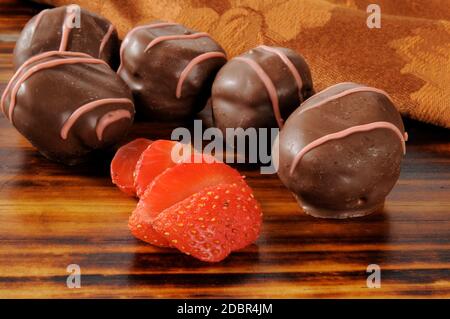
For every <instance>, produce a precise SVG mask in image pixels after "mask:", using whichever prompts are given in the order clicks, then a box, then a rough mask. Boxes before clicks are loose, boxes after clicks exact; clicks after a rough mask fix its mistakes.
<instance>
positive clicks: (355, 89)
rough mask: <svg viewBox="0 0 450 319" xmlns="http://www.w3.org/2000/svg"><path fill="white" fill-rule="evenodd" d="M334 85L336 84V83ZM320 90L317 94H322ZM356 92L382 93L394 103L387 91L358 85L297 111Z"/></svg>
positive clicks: (303, 110)
mask: <svg viewBox="0 0 450 319" xmlns="http://www.w3.org/2000/svg"><path fill="white" fill-rule="evenodd" d="M336 85H338V84H336ZM336 85H333V86H331V87H329V88H327V89H325V90H323V91H322V92H325V91H328V90H329V89H330V88H332V87H335V86H336ZM322 92H319V93H318V94H322ZM357 92H375V93H380V94H383V95H384V96H386V97H387V98H388V99H389V101H391V102H392V103H394V101H392V98H391V97H390V96H389V94H387V93H386V92H385V91H383V90H380V89H376V88H373V87H370V86H359V87H355V88H351V89H347V90H345V91H342V92H341V93H337V94H335V95H332V96H330V97H327V98H325V99H323V100H322V101H319V102H317V103H316V104H311V105H309V106H307V107H304V108H302V109H301V110H300V113H299V114H301V113H303V112H305V111H307V110H310V109H313V108H316V107H318V106H320V105H323V104H325V103H328V102H330V101H334V100H337V99H338V98H341V97H343V96H346V95H349V94H352V93H357ZM305 102H306V101H305Z"/></svg>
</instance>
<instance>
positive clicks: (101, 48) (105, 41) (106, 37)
mask: <svg viewBox="0 0 450 319" xmlns="http://www.w3.org/2000/svg"><path fill="white" fill-rule="evenodd" d="M113 31H114V26H113V25H112V24H110V25H109V27H108V31H106V33H105V35H104V36H103V39H102V42H100V48H99V49H98V57H99V58H100V56H101V55H102V53H103V49H104V48H105V45H106V43H108V40H109V38H110V37H111V34H112V33H113Z"/></svg>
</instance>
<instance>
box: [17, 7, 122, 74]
mask: <svg viewBox="0 0 450 319" xmlns="http://www.w3.org/2000/svg"><path fill="white" fill-rule="evenodd" d="M57 50H59V51H73V52H83V53H87V54H89V55H91V56H92V57H95V58H99V59H102V60H104V61H106V62H107V63H108V64H109V65H110V66H111V67H112V68H116V67H117V65H118V62H119V39H118V37H117V31H116V30H115V28H114V26H113V25H112V24H111V23H110V22H109V21H108V20H106V19H105V18H103V17H100V16H98V15H96V14H94V13H91V12H89V11H87V10H84V9H80V8H79V7H78V6H75V5H71V6H63V7H59V8H54V9H46V10H43V11H41V12H40V13H39V14H38V15H36V16H34V17H33V18H31V20H30V21H29V22H28V23H27V24H26V25H25V27H24V29H23V30H22V33H21V34H20V37H19V39H18V40H17V42H16V47H15V49H14V67H15V69H16V70H17V69H18V68H19V67H20V66H21V65H22V64H23V63H24V62H25V61H26V60H28V59H29V58H30V57H32V56H34V55H37V54H40V53H43V52H46V51H57Z"/></svg>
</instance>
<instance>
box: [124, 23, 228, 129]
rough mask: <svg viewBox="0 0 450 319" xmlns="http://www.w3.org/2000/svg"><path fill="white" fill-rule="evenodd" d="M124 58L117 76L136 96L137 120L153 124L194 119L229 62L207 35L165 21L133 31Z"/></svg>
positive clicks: (125, 43) (126, 41)
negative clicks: (154, 121) (220, 70)
mask: <svg viewBox="0 0 450 319" xmlns="http://www.w3.org/2000/svg"><path fill="white" fill-rule="evenodd" d="M120 55H121V66H120V67H119V70H118V74H119V76H120V77H121V78H122V79H123V80H124V81H125V82H126V83H127V84H128V86H129V87H130V89H131V90H132V92H133V96H134V99H135V102H136V108H137V111H138V115H143V116H144V117H146V118H147V119H149V120H165V121H167V120H179V119H185V118H190V117H192V116H194V115H195V114H196V113H197V112H199V111H200V110H201V109H202V108H203V107H204V106H205V104H206V101H207V99H208V98H209V97H210V92H211V85H212V81H213V80H214V77H215V76H216V73H217V71H218V70H219V69H220V68H221V67H222V66H223V65H224V64H225V62H226V55H225V52H224V50H223V49H222V47H221V46H220V45H219V44H218V43H217V42H215V41H214V40H213V39H212V38H211V37H210V36H209V35H208V34H206V33H203V32H197V31H194V30H192V29H189V28H187V27H185V26H182V25H180V24H176V23H170V22H160V21H155V22H153V23H151V24H148V25H144V26H138V27H136V28H134V29H133V30H131V31H130V32H129V33H128V34H127V36H126V37H125V39H124V41H123V43H122V46H121V54H120Z"/></svg>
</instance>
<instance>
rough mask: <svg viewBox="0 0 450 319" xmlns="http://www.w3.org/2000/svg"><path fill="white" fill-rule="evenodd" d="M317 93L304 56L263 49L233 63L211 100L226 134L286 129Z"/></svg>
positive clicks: (217, 82)
mask: <svg viewBox="0 0 450 319" xmlns="http://www.w3.org/2000/svg"><path fill="white" fill-rule="evenodd" d="M313 93H314V91H313V83H312V79H311V73H310V70H309V67H308V65H307V63H306V61H305V60H304V59H303V57H301V56H300V55H298V54H297V53H296V52H294V51H292V50H290V49H287V48H277V47H268V46H260V47H257V48H255V49H253V50H250V51H249V52H247V53H244V54H243V55H241V56H239V57H236V58H234V59H232V60H230V61H229V62H228V63H227V64H226V65H225V66H224V67H223V68H222V69H221V70H220V71H219V73H218V74H217V77H216V79H215V81H214V84H213V87H212V97H211V99H212V113H213V117H214V123H215V125H216V126H217V127H218V128H219V129H221V130H222V131H223V132H225V129H226V128H237V127H242V128H244V129H246V128H250V127H254V128H272V127H278V126H282V125H283V121H284V119H286V118H287V117H288V116H289V115H290V114H291V113H292V112H293V111H294V110H295V109H296V108H297V107H298V106H299V105H300V103H301V102H302V101H303V100H304V99H306V98H308V97H309V96H311V95H312V94H313ZM278 112H279V116H278V119H277V116H276V113H278Z"/></svg>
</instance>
